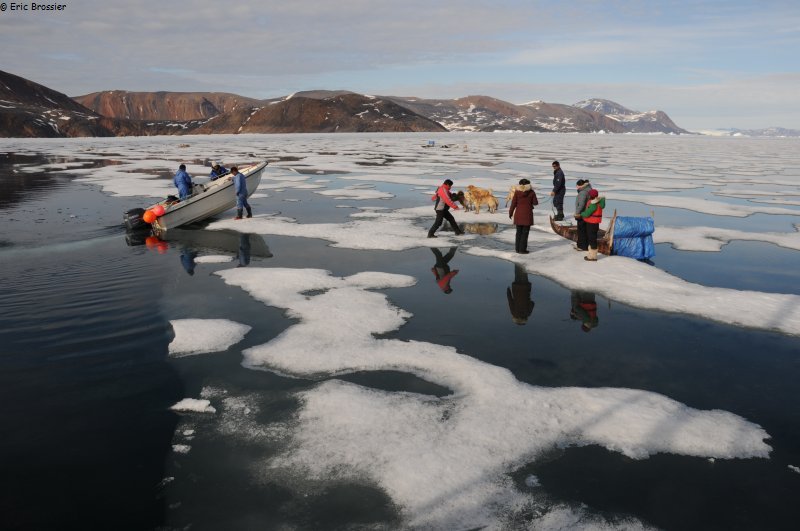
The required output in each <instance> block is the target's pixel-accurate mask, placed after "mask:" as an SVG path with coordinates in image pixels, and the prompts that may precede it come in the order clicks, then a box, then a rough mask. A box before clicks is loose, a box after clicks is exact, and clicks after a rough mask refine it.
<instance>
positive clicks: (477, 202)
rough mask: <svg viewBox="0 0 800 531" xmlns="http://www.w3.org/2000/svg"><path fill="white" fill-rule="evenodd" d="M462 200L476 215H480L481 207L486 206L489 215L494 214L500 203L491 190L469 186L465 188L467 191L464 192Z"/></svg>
mask: <svg viewBox="0 0 800 531" xmlns="http://www.w3.org/2000/svg"><path fill="white" fill-rule="evenodd" d="M464 199H465V200H466V202H467V204H468V205H469V206H470V207H471V208H474V209H475V213H476V214H479V213H480V211H481V205H486V207H487V208H488V209H489V213H494V212H495V211H496V210H497V207H498V206H499V205H500V201H498V200H497V198H496V197H495V196H494V194H493V193H492V190H491V189H488V190H487V189H485V188H478V187H477V186H473V185H471V184H470V185H469V186H467V191H466V192H464Z"/></svg>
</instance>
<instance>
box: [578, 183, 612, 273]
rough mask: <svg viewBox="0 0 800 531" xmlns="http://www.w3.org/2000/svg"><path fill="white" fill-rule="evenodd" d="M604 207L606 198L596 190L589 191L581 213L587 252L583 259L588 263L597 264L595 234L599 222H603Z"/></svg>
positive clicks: (598, 228) (598, 227)
mask: <svg viewBox="0 0 800 531" xmlns="http://www.w3.org/2000/svg"><path fill="white" fill-rule="evenodd" d="M605 207H606V198H605V197H602V196H600V194H599V193H598V192H597V190H595V189H592V190H589V202H588V203H586V208H584V209H583V211H582V212H581V219H582V220H583V222H584V223H585V226H586V240H587V242H588V245H589V252H588V253H586V256H584V257H583V259H584V260H586V261H588V262H597V232H598V231H599V230H600V222H601V221H603V209H604V208H605Z"/></svg>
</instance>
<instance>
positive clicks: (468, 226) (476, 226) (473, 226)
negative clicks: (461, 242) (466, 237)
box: [463, 223, 497, 236]
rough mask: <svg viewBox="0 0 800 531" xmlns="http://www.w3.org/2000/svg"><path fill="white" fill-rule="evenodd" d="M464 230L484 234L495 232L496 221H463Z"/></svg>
mask: <svg viewBox="0 0 800 531" xmlns="http://www.w3.org/2000/svg"><path fill="white" fill-rule="evenodd" d="M463 230H464V232H468V233H470V234H480V235H483V236H486V235H488V234H494V233H495V232H497V223H464V227H463Z"/></svg>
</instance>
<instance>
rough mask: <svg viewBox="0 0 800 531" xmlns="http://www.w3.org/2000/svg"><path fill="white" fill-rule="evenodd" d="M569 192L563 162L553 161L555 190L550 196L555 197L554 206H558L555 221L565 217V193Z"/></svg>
mask: <svg viewBox="0 0 800 531" xmlns="http://www.w3.org/2000/svg"><path fill="white" fill-rule="evenodd" d="M566 193H567V180H566V177H564V172H563V171H562V170H561V164H560V163H559V162H558V161H557V160H554V161H553V191H552V192H550V196H551V197H552V198H553V206H554V207H556V217H554V218H553V219H554V220H555V221H562V220H563V219H564V195H565V194H566Z"/></svg>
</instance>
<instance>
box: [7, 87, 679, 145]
mask: <svg viewBox="0 0 800 531" xmlns="http://www.w3.org/2000/svg"><path fill="white" fill-rule="evenodd" d="M427 131H430V132H447V131H530V132H570V133H571V132H575V133H597V132H606V133H669V134H687V133H689V132H688V131H686V130H685V129H682V128H680V127H678V126H677V125H676V124H675V123H674V122H673V121H672V120H671V119H670V118H669V116H667V115H666V114H665V113H664V112H662V111H648V112H639V111H633V110H630V109H627V108H625V107H623V106H622V105H619V104H618V103H614V102H612V101H608V100H602V99H591V100H585V101H581V102H578V103H576V104H574V105H564V104H559V103H545V102H543V101H532V102H529V103H525V104H522V105H516V104H513V103H509V102H506V101H502V100H498V99H495V98H491V97H489V96H468V97H465V98H459V99H454V100H438V99H420V98H410V97H400V96H369V95H363V94H356V93H354V92H350V91H344V90H341V91H328V90H319V91H307V92H299V93H295V94H291V95H289V96H286V97H282V98H274V99H267V100H258V99H253V98H246V97H243V96H238V95H236V94H228V93H222V92H127V91H119V90H113V91H104V92H95V93H92V94H86V95H84V96H77V97H75V98H70V97H68V96H66V95H64V94H62V93H60V92H57V91H55V90H52V89H50V88H47V87H44V86H42V85H39V84H38V83H35V82H33V81H29V80H27V79H24V78H21V77H19V76H15V75H13V74H10V73H7V72H3V71H0V137H73V136H129V135H138V136H143V135H180V134H223V133H323V132H427Z"/></svg>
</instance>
